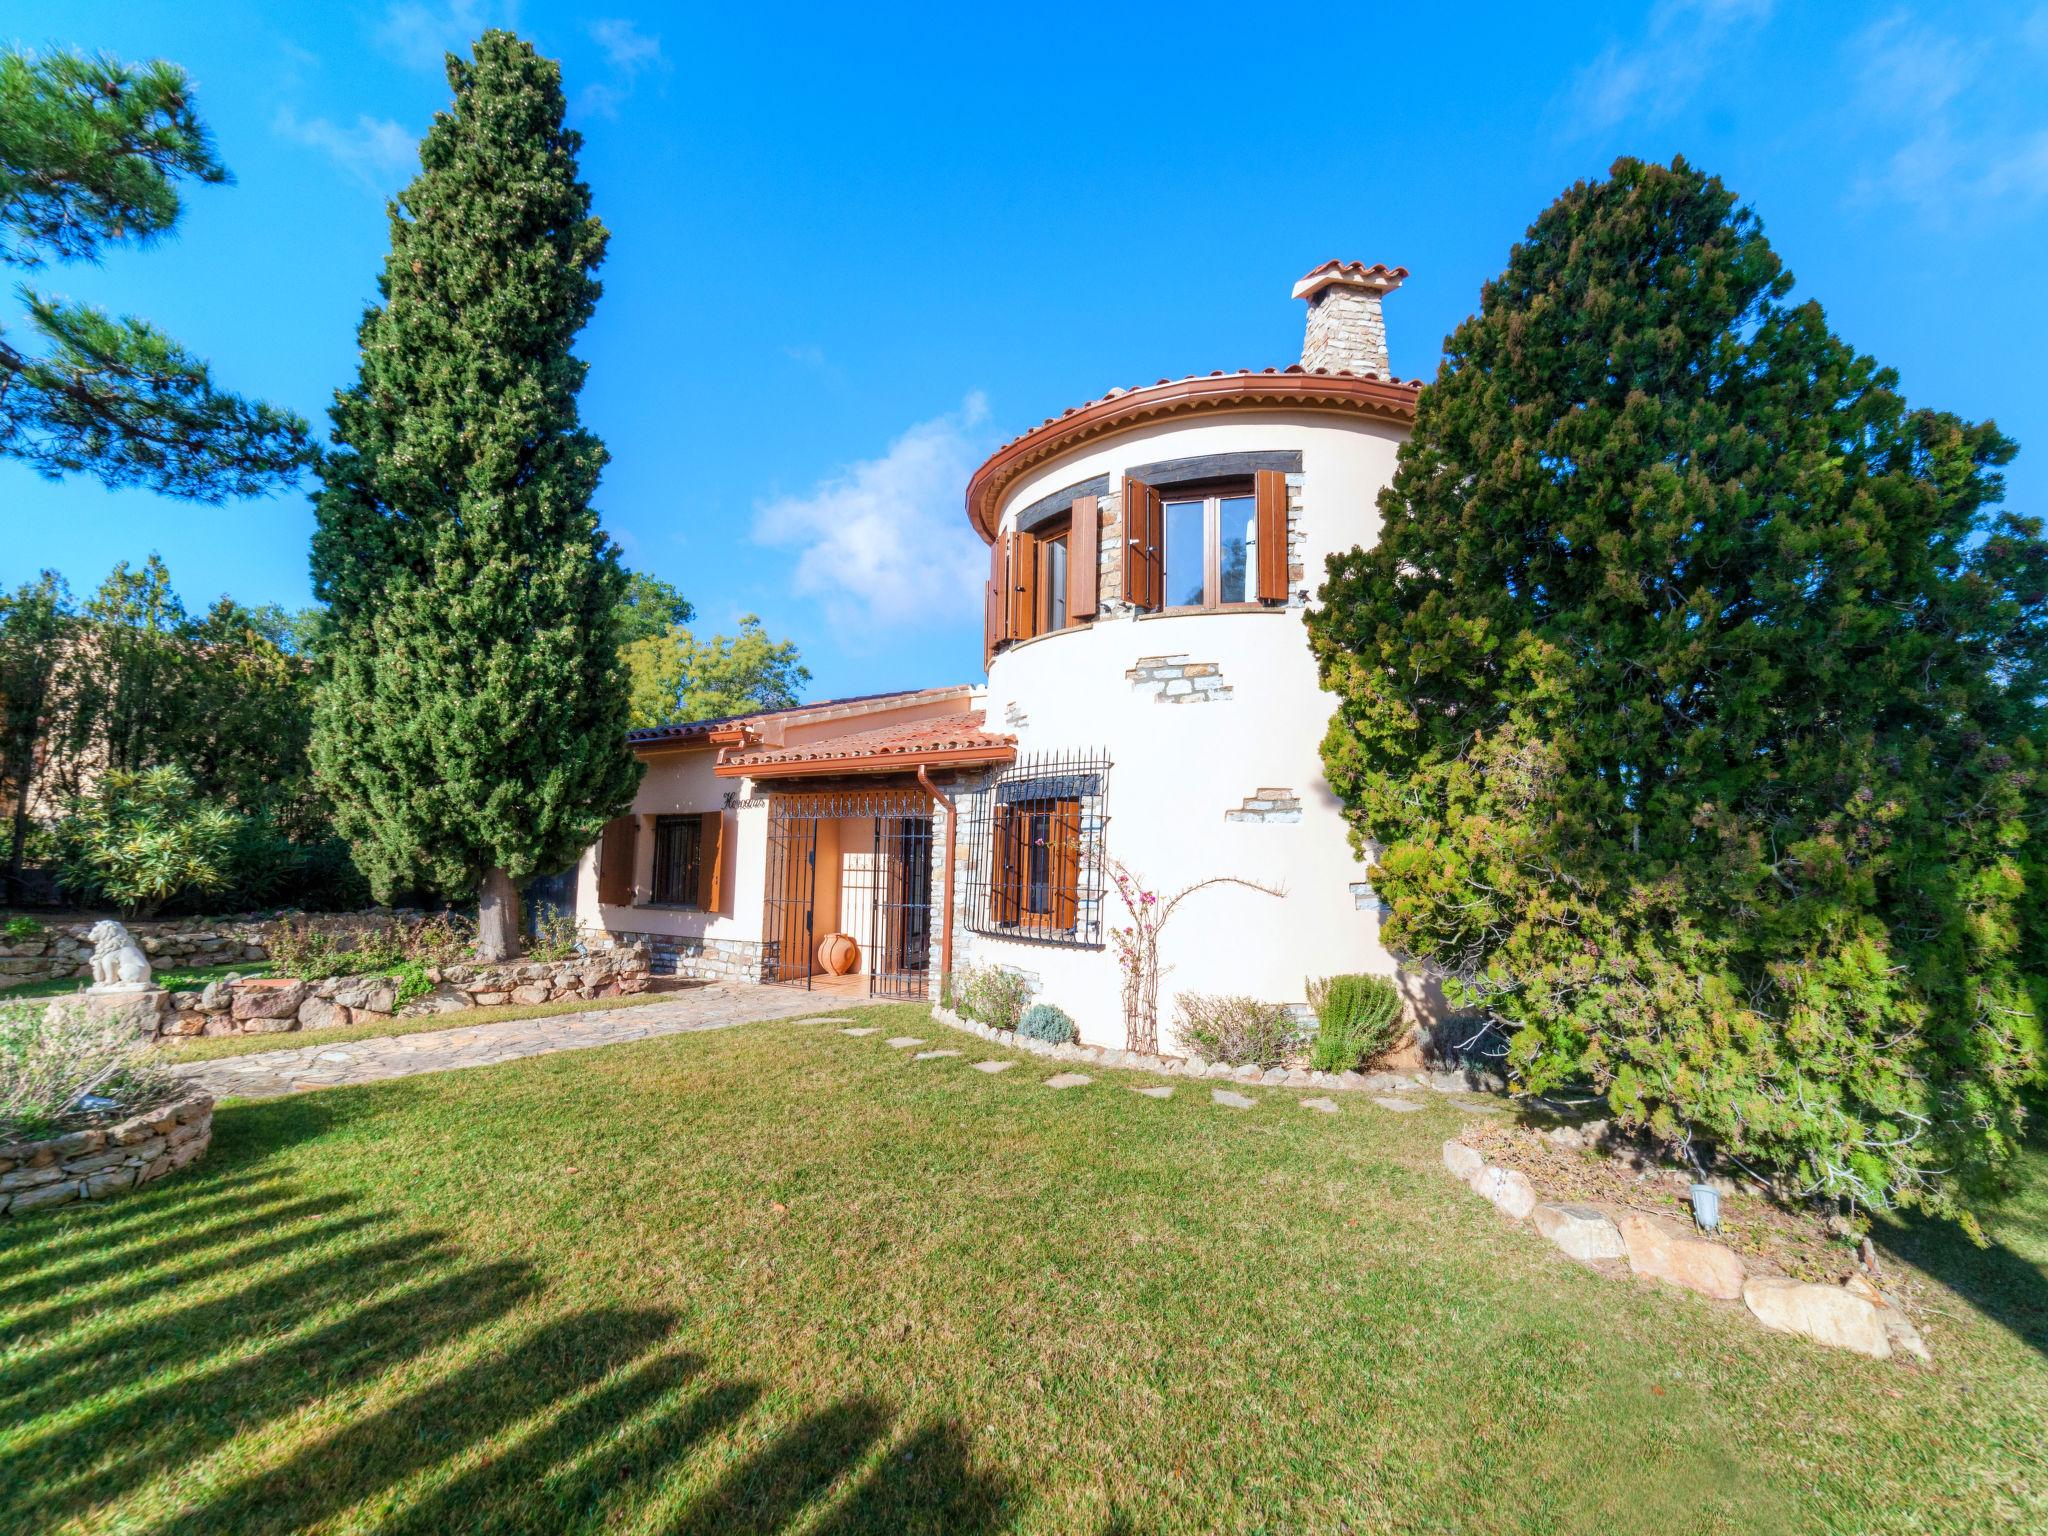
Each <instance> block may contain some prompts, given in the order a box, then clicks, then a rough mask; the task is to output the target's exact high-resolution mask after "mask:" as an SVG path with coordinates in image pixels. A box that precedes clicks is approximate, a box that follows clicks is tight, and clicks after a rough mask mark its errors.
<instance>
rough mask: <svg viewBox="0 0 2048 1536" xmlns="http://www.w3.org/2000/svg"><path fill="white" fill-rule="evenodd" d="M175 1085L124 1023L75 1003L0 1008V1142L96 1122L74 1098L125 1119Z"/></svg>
mask: <svg viewBox="0 0 2048 1536" xmlns="http://www.w3.org/2000/svg"><path fill="white" fill-rule="evenodd" d="M180 1086H181V1084H180V1082H179V1080H178V1079H177V1078H175V1077H173V1076H171V1075H170V1073H169V1072H168V1071H166V1070H165V1068H164V1064H163V1063H162V1062H161V1061H160V1060H159V1059H157V1058H156V1057H155V1056H154V1055H153V1054H152V1053H151V1051H150V1048H149V1047H148V1046H147V1045H145V1044H144V1043H143V1042H142V1041H141V1040H140V1039H139V1038H137V1036H136V1033H135V1026H134V1024H133V1023H132V1022H129V1021H126V1020H122V1019H118V1018H114V1017H110V1016H102V1017H100V1018H97V1019H95V1018H93V1017H91V1016H90V1015H89V1014H88V1013H87V1012H86V1010H85V1009H84V1008H82V1007H80V1006H78V1005H77V1004H75V1003H17V1004H13V1005H11V1006H8V1007H4V1008H0V1137H6V1138H8V1139H10V1140H14V1139H26V1138H31V1137H39V1136H45V1135H54V1134H56V1133H58V1132H60V1131H62V1130H63V1129H64V1128H65V1126H67V1125H69V1124H76V1123H79V1122H82V1121H85V1120H88V1119H95V1118H103V1116H93V1115H88V1114H87V1113H86V1112H84V1111H81V1110H79V1109H77V1108H76V1105H77V1103H78V1099H79V1096H80V1095H82V1094H88V1093H90V1094H97V1095H98V1096H100V1097H101V1098H107V1099H112V1100H114V1101H115V1103H116V1104H118V1105H119V1106H120V1111H119V1112H120V1113H122V1114H133V1113H135V1112H136V1111H138V1110H144V1109H147V1108H149V1107H150V1106H151V1105H152V1104H160V1103H162V1102H164V1101H165V1100H166V1099H170V1098H173V1097H175V1096H176V1094H177V1092H178V1089H179V1087H180ZM106 1113H109V1114H110V1113H113V1111H107V1112H106Z"/></svg>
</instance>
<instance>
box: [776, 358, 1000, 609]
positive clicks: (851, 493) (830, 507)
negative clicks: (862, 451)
mask: <svg viewBox="0 0 2048 1536" xmlns="http://www.w3.org/2000/svg"><path fill="white" fill-rule="evenodd" d="M987 420H988V401H987V399H986V398H985V397H984V396H983V395H982V394H981V392H980V391H979V390H977V391H975V392H974V393H972V394H970V395H968V396H967V398H966V399H965V400H964V401H962V402H961V405H960V409H959V410H957V411H954V412H951V413H949V414H947V415H944V416H939V417H935V418H933V419H932V420H930V421H921V422H919V423H918V424H917V425H916V426H913V427H911V428H910V429H909V430H908V431H907V432H905V433H904V434H903V435H902V436H901V437H898V438H897V439H896V441H894V442H893V443H891V444H890V445H889V450H888V452H887V453H885V454H883V455H882V457H880V458H878V459H865V460H862V461H861V462H860V463H857V464H853V465H850V466H848V467H847V468H846V469H845V470H843V471H842V472H840V473H839V474H836V475H833V476H832V477H830V478H829V479H826V480H822V481H820V482H819V483H818V484H817V486H816V487H814V488H813V489H812V491H811V492H810V494H809V495H806V496H786V497H782V498H780V499H778V500H775V501H771V502H768V503H767V504H765V505H764V506H762V507H760V508H759V509H758V511H757V512H756V515H755V518H754V538H755V539H756V541H758V542H760V543H763V544H771V545H777V546H781V547H784V548H795V549H798V550H799V551H800V553H799V554H798V556H797V561H796V568H795V571H794V574H793V577H792V584H793V585H794V587H795V590H796V592H797V593H798V594H799V595H800V596H803V597H808V598H814V599H817V600H819V601H820V602H822V603H823V605H824V608H825V612H826V616H827V617H828V618H829V619H830V620H831V621H832V623H833V625H834V627H835V628H837V629H839V630H840V631H842V632H843V633H846V634H849V635H856V634H859V633H861V632H873V631H875V630H879V629H911V628H920V627H926V626H934V625H940V624H948V623H955V622H958V621H959V620H961V619H963V618H966V617H969V616H971V615H973V614H977V613H979V612H980V611H981V602H982V596H981V589H982V586H983V584H984V583H985V581H986V580H987V574H988V550H987V547H986V546H985V545H984V544H983V543H982V542H981V540H980V538H979V537H977V536H976V535H975V533H974V531H973V530H972V529H970V528H969V527H968V526H967V517H966V513H965V511H964V508H963V505H962V496H963V494H964V493H965V491H966V488H967V479H968V476H969V475H971V474H972V473H973V472H974V467H975V465H976V464H977V463H979V462H980V460H981V457H982V450H983V448H984V447H985V446H986V445H985V442H984V438H985V437H986V433H985V432H982V431H980V430H978V429H981V428H982V427H983V426H984V424H985V423H986V422H987Z"/></svg>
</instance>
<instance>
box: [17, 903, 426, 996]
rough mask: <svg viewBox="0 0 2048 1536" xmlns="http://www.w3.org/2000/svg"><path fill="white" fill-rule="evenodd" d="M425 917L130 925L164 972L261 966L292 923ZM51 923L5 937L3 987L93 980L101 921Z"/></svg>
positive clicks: (402, 919) (356, 925) (349, 928)
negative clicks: (277, 928)
mask: <svg viewBox="0 0 2048 1536" xmlns="http://www.w3.org/2000/svg"><path fill="white" fill-rule="evenodd" d="M423 915H424V914H422V913H419V912H413V911H407V910H402V909H398V910H390V909H382V908H380V909H376V910H373V911H368V912H332V913H304V912H272V913H254V914H250V915H247V916H242V917H229V918H199V917H179V918H164V919H161V920H155V921H149V922H133V923H128V924H126V925H125V926H126V927H127V929H128V932H129V934H130V935H131V936H132V937H133V938H134V940H135V942H136V943H138V944H140V945H141V946H142V952H143V953H144V954H145V955H147V956H149V963H150V965H151V966H152V967H154V968H155V969H157V970H159V971H164V970H171V969H173V968H177V967H195V966H202V965H260V964H262V963H263V962H264V961H266V960H268V959H269V958H270V950H269V949H268V948H267V947H266V946H267V945H268V943H269V941H270V930H271V928H272V926H273V925H274V924H276V923H277V922H278V921H279V920H280V919H282V918H287V917H288V918H291V919H292V920H293V921H294V922H298V923H303V924H305V925H307V926H310V927H312V928H315V929H318V930H320V931H321V932H323V933H362V932H373V931H381V930H383V929H387V928H392V927H395V926H398V925H400V924H410V923H415V922H418V921H419V920H420V918H421V917H422V916H423ZM98 921H99V919H97V918H89V919H86V920H84V921H82V922H46V923H43V925H42V930H43V931H42V932H41V933H40V934H38V935H36V936H35V937H33V938H27V939H8V938H5V937H0V987H7V986H15V985H18V984H20V983H23V982H31V981H61V980H64V979H66V978H68V977H73V976H80V977H87V976H90V975H92V943H91V941H90V940H89V939H87V938H86V936H85V935H86V933H87V932H88V931H89V930H90V929H91V928H92V926H93V924H94V923H96V922H98Z"/></svg>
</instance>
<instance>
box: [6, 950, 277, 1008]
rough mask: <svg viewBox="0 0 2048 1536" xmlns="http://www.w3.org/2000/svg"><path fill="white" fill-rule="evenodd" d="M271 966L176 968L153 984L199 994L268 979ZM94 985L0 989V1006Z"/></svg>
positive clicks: (60, 981)
mask: <svg viewBox="0 0 2048 1536" xmlns="http://www.w3.org/2000/svg"><path fill="white" fill-rule="evenodd" d="M269 974H270V966H269V965H268V964H267V963H265V962H264V961H261V960H245V961H243V962H242V963H241V964H239V965H199V966H173V967H172V968H171V969H170V970H167V971H157V972H156V973H155V974H154V975H153V976H152V977H151V981H152V982H153V984H154V985H156V986H159V987H162V988H164V989H165V990H166V991H180V990H189V991H194V992H196V991H198V990H199V989H200V988H201V987H203V986H205V985H206V984H207V983H208V982H209V981H219V980H220V979H221V978H222V977H224V976H268V975H269ZM89 985H91V982H90V981H89V980H88V979H87V978H86V977H83V976H59V977H57V978H55V979H54V980H51V981H25V982H22V983H21V984H20V985H18V986H12V987H0V1003H13V1002H19V1001H21V1000H22V999H23V998H30V997H68V996H69V995H70V994H71V993H73V992H76V991H78V990H79V988H81V987H85V986H89Z"/></svg>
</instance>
